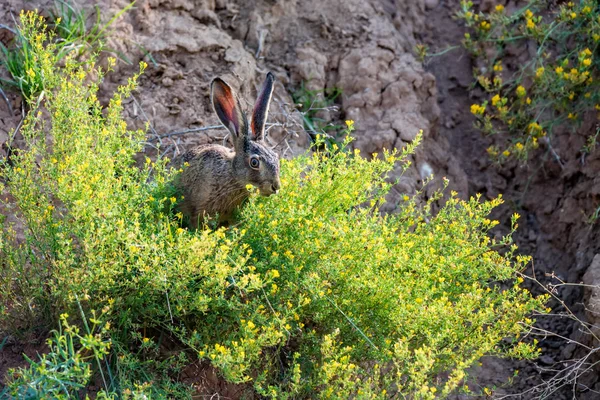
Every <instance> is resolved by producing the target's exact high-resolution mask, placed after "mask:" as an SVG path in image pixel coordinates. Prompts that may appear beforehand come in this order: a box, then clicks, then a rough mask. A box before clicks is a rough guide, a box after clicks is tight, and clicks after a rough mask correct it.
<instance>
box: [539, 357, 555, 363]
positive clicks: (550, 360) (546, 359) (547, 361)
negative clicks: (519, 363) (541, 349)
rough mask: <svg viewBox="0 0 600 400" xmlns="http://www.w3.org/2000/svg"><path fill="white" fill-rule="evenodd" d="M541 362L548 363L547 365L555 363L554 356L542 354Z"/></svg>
mask: <svg viewBox="0 0 600 400" xmlns="http://www.w3.org/2000/svg"><path fill="white" fill-rule="evenodd" d="M539 360H540V362H541V363H542V364H546V365H552V364H554V358H552V357H551V356H548V355H545V356H541V357H540V358H539Z"/></svg>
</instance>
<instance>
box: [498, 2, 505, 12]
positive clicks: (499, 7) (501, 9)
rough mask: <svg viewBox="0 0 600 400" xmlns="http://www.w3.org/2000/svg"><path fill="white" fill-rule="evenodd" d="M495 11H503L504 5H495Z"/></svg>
mask: <svg viewBox="0 0 600 400" xmlns="http://www.w3.org/2000/svg"><path fill="white" fill-rule="evenodd" d="M496 11H498V12H502V11H504V6H503V5H502V4H498V5H497V6H496Z"/></svg>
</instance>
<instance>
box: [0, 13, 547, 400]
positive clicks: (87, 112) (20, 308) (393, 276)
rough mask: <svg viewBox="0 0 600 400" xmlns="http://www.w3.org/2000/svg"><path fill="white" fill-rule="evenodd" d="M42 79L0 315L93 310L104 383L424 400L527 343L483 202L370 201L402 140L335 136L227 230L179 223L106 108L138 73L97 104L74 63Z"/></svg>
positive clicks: (510, 267)
mask: <svg viewBox="0 0 600 400" xmlns="http://www.w3.org/2000/svg"><path fill="white" fill-rule="evenodd" d="M23 23H24V24H27V20H25V21H24V22H23ZM25 32H27V31H25ZM32 39H33V38H29V40H32ZM33 48H34V49H36V51H39V52H40V54H38V55H37V56H38V57H39V58H40V59H44V57H50V56H51V55H49V54H47V52H48V51H52V48H51V47H50V48H47V47H46V48H45V47H43V46H40V47H36V46H34V47H33ZM143 68H144V66H143V65H142V67H141V70H142V71H143ZM142 71H140V73H141V72H142ZM48 73H49V74H50V76H49V77H48V79H49V81H50V82H55V85H54V86H53V87H52V88H50V89H49V90H48V93H47V96H46V97H45V100H44V102H43V103H42V104H40V107H39V108H37V109H33V110H32V112H30V113H29V115H28V116H27V119H26V121H25V123H24V124H23V127H22V133H23V136H24V137H25V140H26V143H27V147H26V148H25V149H22V150H21V151H19V152H16V153H15V154H14V156H13V159H12V166H9V165H6V164H5V165H3V166H2V169H1V171H2V172H1V175H2V177H3V179H4V180H5V181H6V188H5V189H4V193H9V194H10V196H11V197H12V200H10V201H7V202H6V206H7V207H11V208H12V211H13V212H14V213H15V215H16V216H17V217H18V219H19V220H20V221H22V223H23V226H24V227H25V229H24V232H22V233H21V235H22V237H20V236H19V235H18V234H17V233H16V232H15V230H14V229H13V227H12V226H11V225H9V224H8V223H6V222H4V226H3V229H2V236H1V238H0V260H2V261H1V262H0V267H1V269H0V292H2V293H3V294H5V296H3V297H2V299H3V300H2V304H1V306H0V307H1V308H0V324H1V325H0V326H2V327H3V329H10V330H11V331H12V332H17V333H18V332H19V331H20V330H23V329H25V328H27V327H30V326H31V325H32V324H33V323H34V321H35V322H36V323H38V324H39V322H40V321H43V322H45V324H46V326H48V327H52V326H54V324H55V323H56V321H58V320H59V318H60V315H61V313H69V314H71V315H81V321H80V323H81V324H83V323H84V322H85V317H84V315H92V316H94V318H95V319H98V320H100V317H95V316H96V315H97V314H98V313H97V312H96V311H94V310H102V311H101V321H102V322H101V323H99V325H98V326H101V327H102V335H103V336H102V338H104V339H103V340H107V341H109V342H110V349H109V353H108V354H107V355H105V356H103V358H104V359H105V362H104V363H90V368H92V372H93V373H96V374H102V375H104V376H110V377H111V379H106V385H107V387H106V388H105V392H106V395H107V396H112V395H115V396H130V395H131V396H133V394H135V393H138V394H139V393H141V392H146V393H148V395H149V396H151V397H156V398H164V397H171V398H172V397H183V396H185V395H186V394H185V391H186V390H189V389H186V388H184V387H183V386H182V385H181V384H178V383H177V380H176V376H177V374H178V372H180V371H181V369H182V368H183V367H185V366H186V365H187V364H188V363H189V362H190V361H191V360H193V359H201V360H205V362H207V363H210V364H211V365H212V366H214V367H216V368H217V369H218V371H219V372H220V373H221V374H222V375H223V377H224V378H225V379H227V380H228V381H230V382H237V383H241V382H247V385H248V388H253V390H254V391H256V392H257V393H258V394H259V395H261V396H264V397H272V398H276V397H277V398H348V397H355V398H361V399H362V398H365V399H366V398H386V397H391V396H403V397H411V398H424V399H426V398H433V397H436V396H441V397H443V396H445V395H447V394H448V393H449V392H450V391H452V390H454V389H455V388H457V387H459V386H461V385H463V383H464V378H465V370H466V368H468V367H469V366H470V365H472V364H473V363H474V362H475V361H476V360H477V359H479V358H480V357H481V356H483V355H485V354H499V355H510V356H517V357H532V356H535V355H536V354H537V351H536V349H535V348H534V347H532V346H530V345H526V344H522V343H520V342H519V337H520V336H521V334H522V333H523V332H524V330H525V329H526V326H527V324H529V323H530V322H531V321H529V320H528V319H527V316H528V315H529V314H530V313H531V312H532V311H533V310H540V309H542V308H543V301H544V298H537V299H535V298H533V297H532V296H531V294H530V293H529V292H528V291H526V290H524V289H522V288H520V287H519V285H518V284H519V283H520V278H519V279H516V280H515V278H517V277H518V273H519V271H520V270H522V268H523V267H524V265H525V264H526V263H527V262H528V259H527V258H526V257H522V256H515V255H514V252H515V250H516V246H515V245H514V244H512V242H511V239H510V237H505V238H503V239H501V240H496V239H493V238H490V235H489V230H490V229H491V228H493V227H494V226H495V225H496V224H497V222H496V221H491V220H489V219H488V218H487V215H488V214H489V212H490V211H491V210H492V208H494V207H495V206H497V205H498V204H500V203H501V200H500V199H496V200H493V201H491V202H482V201H481V200H480V199H479V198H474V199H471V200H469V201H466V202H465V201H462V200H459V199H457V198H456V196H455V195H454V194H452V195H451V196H450V199H449V200H448V201H447V202H446V203H445V205H444V206H443V207H442V208H441V210H440V211H439V212H438V213H436V214H435V215H432V214H431V213H430V212H429V211H428V210H429V209H430V208H431V207H430V206H431V203H432V202H433V201H436V200H439V199H440V198H441V193H438V194H437V196H436V197H434V198H433V199H431V200H430V202H429V203H427V204H425V205H423V206H420V205H418V203H417V201H416V200H414V199H411V198H409V197H408V196H405V198H404V202H403V204H402V205H401V206H400V207H399V209H398V210H397V212H396V213H395V214H393V215H381V214H380V212H379V205H380V204H381V203H382V202H383V201H384V198H385V196H386V194H387V193H388V192H389V190H390V186H391V185H390V183H388V182H387V181H386V180H385V176H386V174H387V173H388V172H390V171H391V170H392V168H393V167H394V165H395V164H396V163H397V162H401V163H403V165H404V166H405V167H407V166H408V163H407V161H406V156H407V154H408V153H410V152H411V151H412V150H413V147H414V146H410V147H409V148H407V149H405V150H404V152H403V153H402V154H397V153H396V152H393V153H385V154H382V155H380V156H379V157H374V158H373V159H372V160H370V161H369V160H367V159H365V158H363V157H361V156H360V155H359V154H358V152H352V151H348V148H347V146H348V144H349V139H348V140H347V141H346V142H345V143H344V144H342V145H341V146H340V148H338V146H336V145H333V146H331V147H330V148H329V149H328V150H325V151H315V152H313V153H312V154H305V155H302V156H299V157H297V158H295V159H293V160H284V161H282V165H281V167H282V171H281V175H282V190H281V194H279V195H277V196H272V197H269V198H263V197H259V196H257V195H253V196H251V198H250V200H249V201H248V203H247V204H246V206H245V207H244V208H243V210H242V211H241V213H240V215H239V218H240V219H239V223H238V224H237V225H235V226H233V227H230V228H229V229H225V228H220V229H217V230H214V231H213V230H208V229H204V230H199V231H194V232H192V231H188V230H186V229H184V228H182V227H181V225H180V222H181V215H178V214H177V213H176V212H175V211H174V210H175V206H176V204H177V201H178V200H180V198H178V194H177V193H175V192H173V189H172V186H171V185H170V182H171V181H172V180H173V179H174V177H175V176H176V174H177V173H178V171H174V170H171V169H169V168H167V166H166V165H167V160H158V161H156V162H153V161H151V160H150V159H146V161H145V162H143V163H141V164H143V165H141V166H139V165H136V163H135V162H134V156H135V155H137V154H139V153H140V152H141V151H142V150H143V140H144V132H142V131H131V130H128V129H127V124H126V122H125V121H124V120H123V119H122V116H121V115H122V111H123V109H122V100H123V99H124V98H125V97H127V96H128V95H129V94H130V92H131V91H132V90H134V89H135V88H136V78H137V76H136V77H133V78H132V79H131V80H130V81H129V83H128V85H126V86H125V87H122V88H120V89H119V91H118V92H117V93H115V95H114V96H113V98H112V99H111V100H110V104H109V105H108V107H106V109H103V108H102V107H101V106H100V104H99V103H98V100H97V97H96V93H97V90H98V84H99V82H91V80H90V79H89V78H90V76H99V77H100V79H101V78H102V76H104V71H100V70H99V69H96V68H93V67H92V64H91V62H90V63H88V64H85V65H83V66H82V65H78V64H77V63H74V62H73V60H72V59H70V58H67V60H66V63H65V67H64V68H63V69H60V70H57V69H50V70H49V71H48ZM351 129H352V123H351V122H350V121H349V122H348V129H347V132H348V133H349V132H350V131H351ZM415 145H416V144H415ZM342 150H343V151H342ZM3 197H5V196H3ZM516 218H517V217H516V216H515V218H514V219H515V220H516ZM513 222H514V221H513ZM514 228H515V229H516V223H515V224H514ZM499 250H502V251H501V252H499ZM80 308H81V311H80V310H79V309H80ZM63 323H64V322H63ZM73 323H74V322H73ZM506 338H508V339H506ZM165 342H169V343H170V350H169V351H163V350H164V346H165ZM173 346H175V348H176V349H177V351H173V350H172V349H173ZM19 376H20V377H19ZM33 376H34V374H32V373H30V372H27V370H21V371H20V372H18V373H17V378H15V379H16V380H15V381H13V384H12V386H11V387H13V388H14V387H19V386H20V385H26V384H27V380H29V379H33ZM82 376H83V377H84V378H85V379H88V377H89V375H88V374H87V373H86V374H85V375H82ZM79 382H81V381H79ZM15 390H17V389H15Z"/></svg>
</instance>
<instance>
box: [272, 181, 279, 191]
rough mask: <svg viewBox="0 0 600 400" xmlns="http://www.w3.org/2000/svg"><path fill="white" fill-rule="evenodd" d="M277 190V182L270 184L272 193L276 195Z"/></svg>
mask: <svg viewBox="0 0 600 400" xmlns="http://www.w3.org/2000/svg"><path fill="white" fill-rule="evenodd" d="M279 188H280V184H279V181H275V182H273V183H272V184H271V189H272V190H273V193H277V191H278V190H279Z"/></svg>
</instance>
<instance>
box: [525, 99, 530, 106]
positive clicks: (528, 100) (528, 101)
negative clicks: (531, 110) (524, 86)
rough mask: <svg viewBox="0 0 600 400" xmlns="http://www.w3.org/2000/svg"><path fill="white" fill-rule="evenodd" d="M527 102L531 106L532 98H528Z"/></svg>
mask: <svg viewBox="0 0 600 400" xmlns="http://www.w3.org/2000/svg"><path fill="white" fill-rule="evenodd" d="M525 102H526V103H527V104H528V105H529V104H531V98H530V97H528V98H527V100H525Z"/></svg>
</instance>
